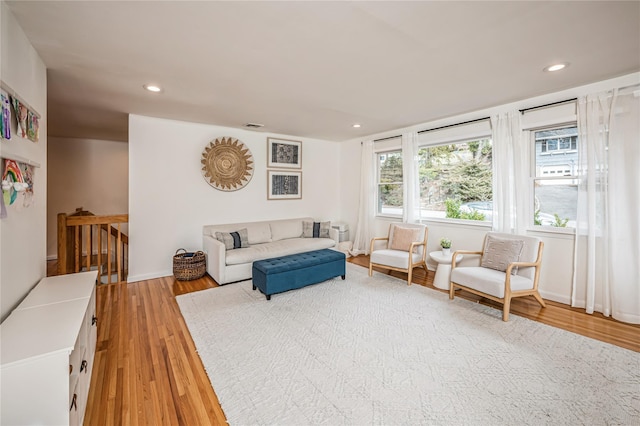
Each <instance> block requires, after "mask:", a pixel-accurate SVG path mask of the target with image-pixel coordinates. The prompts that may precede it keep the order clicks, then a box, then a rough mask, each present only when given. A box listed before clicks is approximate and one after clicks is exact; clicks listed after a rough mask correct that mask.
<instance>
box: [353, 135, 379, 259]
mask: <svg viewBox="0 0 640 426" xmlns="http://www.w3.org/2000/svg"><path fill="white" fill-rule="evenodd" d="M375 202H376V168H375V165H374V161H373V141H366V142H363V143H362V157H361V160H360V206H359V207H358V223H357V225H356V233H355V237H354V240H353V249H352V250H351V254H353V255H354V256H357V255H359V254H369V245H370V243H371V238H372V228H373V221H374V219H375V212H376V206H375Z"/></svg>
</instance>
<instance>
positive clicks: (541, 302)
mask: <svg viewBox="0 0 640 426" xmlns="http://www.w3.org/2000/svg"><path fill="white" fill-rule="evenodd" d="M533 297H535V298H536V300H537V301H538V303H539V304H540V306H542V307H543V308H546V307H547V304H546V303H544V300H542V297H540V293H538V292H536V293H533Z"/></svg>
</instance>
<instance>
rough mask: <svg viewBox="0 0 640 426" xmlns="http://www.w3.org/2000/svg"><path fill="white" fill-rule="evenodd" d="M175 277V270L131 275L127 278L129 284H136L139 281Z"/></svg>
mask: <svg viewBox="0 0 640 426" xmlns="http://www.w3.org/2000/svg"><path fill="white" fill-rule="evenodd" d="M172 275H173V270H167V271H160V272H151V273H148V274H138V275H129V276H128V277H127V283H135V282H138V281H145V280H152V279H154V278H163V277H169V276H172Z"/></svg>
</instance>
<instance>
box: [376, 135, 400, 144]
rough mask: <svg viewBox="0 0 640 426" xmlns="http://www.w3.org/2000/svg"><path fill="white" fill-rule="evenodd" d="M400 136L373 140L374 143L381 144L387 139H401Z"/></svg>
mask: <svg viewBox="0 0 640 426" xmlns="http://www.w3.org/2000/svg"><path fill="white" fill-rule="evenodd" d="M401 137H402V135H397V136H387V137H386V138H380V139H374V140H373V141H374V142H382V141H386V140H389V139H395V138H401Z"/></svg>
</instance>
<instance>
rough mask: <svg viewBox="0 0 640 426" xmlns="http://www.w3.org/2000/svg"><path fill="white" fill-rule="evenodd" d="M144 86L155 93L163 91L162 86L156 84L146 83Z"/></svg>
mask: <svg viewBox="0 0 640 426" xmlns="http://www.w3.org/2000/svg"><path fill="white" fill-rule="evenodd" d="M142 87H144V88H145V89H147V90H148V91H150V92H154V93H159V92H162V88H161V87H160V86H156V85H155V84H145V85H144V86H142Z"/></svg>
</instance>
